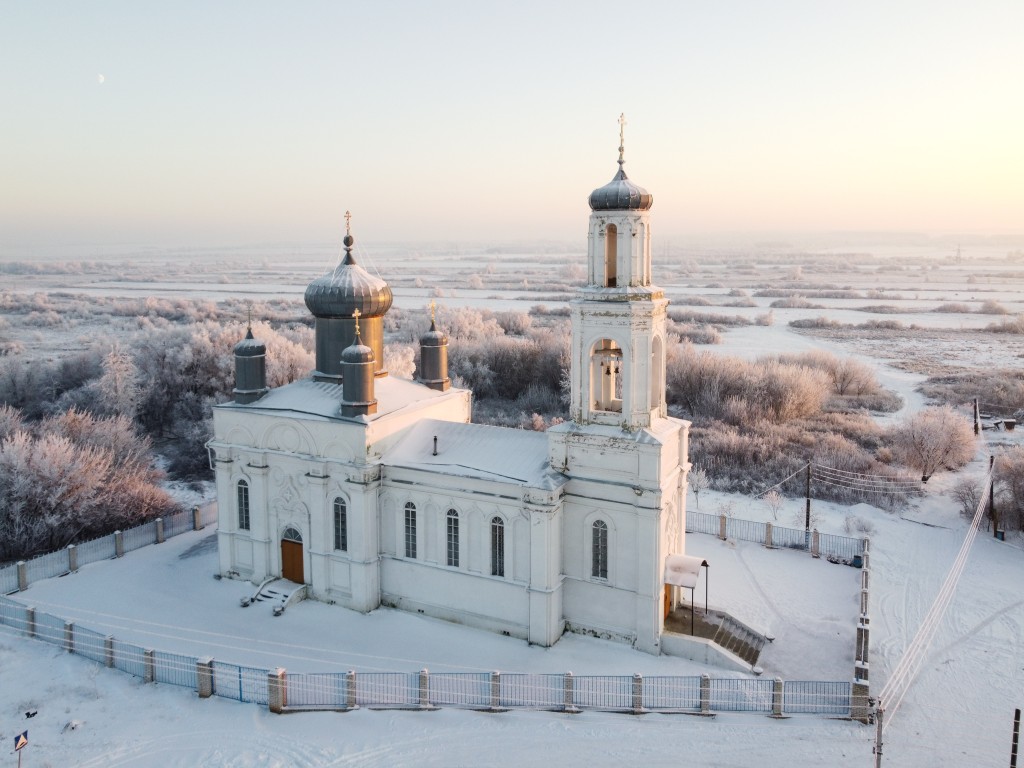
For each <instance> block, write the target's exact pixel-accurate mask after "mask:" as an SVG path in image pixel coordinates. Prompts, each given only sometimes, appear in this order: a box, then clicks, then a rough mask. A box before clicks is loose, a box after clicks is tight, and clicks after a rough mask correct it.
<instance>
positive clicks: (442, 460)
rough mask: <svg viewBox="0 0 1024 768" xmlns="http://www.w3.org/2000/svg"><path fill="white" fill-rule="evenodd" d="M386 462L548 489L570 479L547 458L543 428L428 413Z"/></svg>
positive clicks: (387, 453) (396, 465)
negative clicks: (449, 418)
mask: <svg viewBox="0 0 1024 768" xmlns="http://www.w3.org/2000/svg"><path fill="white" fill-rule="evenodd" d="M435 437H437V455H436V456H435V455H434V438H435ZM382 463H383V464H384V465H385V466H392V467H404V468H408V469H429V470H430V471H431V472H434V473H436V474H444V475H454V476H458V477H473V478H478V479H482V480H493V481H499V482H507V483H514V484H519V485H525V486H529V487H531V488H542V489H544V490H554V489H556V488H558V487H559V486H561V485H564V484H565V483H566V479H565V477H564V476H563V475H561V474H559V473H558V472H555V471H553V470H552V469H551V467H550V465H549V463H548V440H547V437H546V436H545V435H544V434H543V433H542V432H530V431H527V430H524V429H509V428H507V427H491V426H486V425H484V424H463V423H460V422H452V421H438V420H436V419H424V420H423V421H421V422H419V423H418V424H416V426H414V427H413V428H412V429H410V430H409V432H408V434H406V435H405V436H403V437H402V439H401V440H400V441H399V442H398V443H397V444H396V445H395V446H394V447H393V448H391V450H389V451H387V452H386V453H385V454H384V456H383V457H382Z"/></svg>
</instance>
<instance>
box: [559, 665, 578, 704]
mask: <svg viewBox="0 0 1024 768" xmlns="http://www.w3.org/2000/svg"><path fill="white" fill-rule="evenodd" d="M573 698H574V697H573V684H572V672H566V673H565V677H564V678H562V709H563V711H565V712H574V713H575V712H579V710H578V709H576V705H575V704H574V703H573Z"/></svg>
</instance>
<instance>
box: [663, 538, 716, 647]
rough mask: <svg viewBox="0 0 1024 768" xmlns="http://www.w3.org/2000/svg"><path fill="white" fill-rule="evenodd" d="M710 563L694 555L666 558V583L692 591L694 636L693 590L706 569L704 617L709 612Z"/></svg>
mask: <svg viewBox="0 0 1024 768" xmlns="http://www.w3.org/2000/svg"><path fill="white" fill-rule="evenodd" d="M707 567H708V561H707V560H705V559H704V558H702V557H694V556H693V555H669V556H668V557H666V558H665V583H666V584H671V585H672V586H673V587H682V588H683V589H688V590H690V634H691V635H692V634H693V611H694V605H693V590H694V588H696V586H697V578H698V577H699V576H700V569H701V568H704V569H705V572H704V615H707V612H708V576H707Z"/></svg>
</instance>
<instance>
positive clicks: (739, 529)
mask: <svg viewBox="0 0 1024 768" xmlns="http://www.w3.org/2000/svg"><path fill="white" fill-rule="evenodd" d="M722 520H725V535H726V537H727V538H731V539H738V540H740V541H754V542H757V543H758V544H765V543H767V540H768V524H767V523H758V522H755V521H753V520H738V519H736V518H733V517H727V516H724V515H708V514H705V513H703V512H687V513H686V531H687V533H705V534H708V535H709V536H720V535H721V533H722ZM771 531H772V534H771V535H772V539H771V543H772V546H773V547H776V548H787V549H803V550H806V549H808V548H809V543H808V541H809V539H810V536H808V532H807V531H805V530H801V529H799V528H784V527H781V526H777V525H774V524H773V525H772V527H771ZM863 552H864V540H863V539H855V538H852V537H850V536H839V535H836V534H834V533H818V554H819V555H820V556H821V557H824V558H827V559H829V560H833V561H837V562H844V563H852V562H853V559H854V557H855V556H857V555H860V554H863Z"/></svg>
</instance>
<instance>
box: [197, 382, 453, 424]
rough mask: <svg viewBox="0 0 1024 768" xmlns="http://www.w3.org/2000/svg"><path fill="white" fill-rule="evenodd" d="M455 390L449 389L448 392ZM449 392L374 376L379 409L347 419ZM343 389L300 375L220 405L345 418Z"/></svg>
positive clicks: (362, 418) (390, 410) (386, 411)
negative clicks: (255, 396) (245, 400)
mask: <svg viewBox="0 0 1024 768" xmlns="http://www.w3.org/2000/svg"><path fill="white" fill-rule="evenodd" d="M451 391H454V390H449V392H451ZM447 394H448V393H446V392H439V391H437V390H434V389H430V388H429V387H426V386H424V385H422V384H419V383H417V382H414V381H409V380H407V379H399V378H396V377H394V376H384V377H382V378H379V379H375V380H374V397H376V398H377V413H376V414H373V415H371V416H353V417H348V418H346V419H344V420H346V421H352V420H355V421H364V422H369V421H373V420H374V419H379V418H380V417H381V416H384V415H386V414H389V413H394V412H396V411H400V410H402V409H403V408H407V407H409V406H412V405H416V404H417V403H421V402H427V401H430V400H434V399H437V398H441V397H445V396H446V395H447ZM341 398H342V390H341V385H340V384H333V383H331V382H326V381H313V380H312V379H300V380H299V381H293V382H292V383H291V384H285V385H284V386H283V387H276V388H274V389H272V390H270V391H269V392H268V393H267V394H265V395H264V396H263V397H261V398H260V399H259V400H257V401H256V402H253V403H249V404H248V405H239V404H237V403H224V404H223V405H219V406H217V407H218V408H244V409H246V410H249V411H287V412H290V413H297V414H302V415H304V416H312V417H321V418H325V419H338V420H342V416H341Z"/></svg>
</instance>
